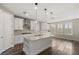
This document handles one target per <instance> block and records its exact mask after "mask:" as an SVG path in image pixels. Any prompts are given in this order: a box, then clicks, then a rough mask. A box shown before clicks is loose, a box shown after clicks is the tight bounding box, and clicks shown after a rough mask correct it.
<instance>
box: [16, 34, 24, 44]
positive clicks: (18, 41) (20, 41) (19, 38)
mask: <svg viewBox="0 0 79 59" xmlns="http://www.w3.org/2000/svg"><path fill="white" fill-rule="evenodd" d="M23 39H24V38H23V37H22V35H16V36H15V44H20V43H23Z"/></svg>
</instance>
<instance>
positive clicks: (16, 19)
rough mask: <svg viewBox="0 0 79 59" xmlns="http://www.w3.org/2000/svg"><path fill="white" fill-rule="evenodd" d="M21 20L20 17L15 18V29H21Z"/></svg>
mask: <svg viewBox="0 0 79 59" xmlns="http://www.w3.org/2000/svg"><path fill="white" fill-rule="evenodd" d="M23 20H24V19H21V18H15V30H23Z"/></svg>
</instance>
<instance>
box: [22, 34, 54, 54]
mask: <svg viewBox="0 0 79 59" xmlns="http://www.w3.org/2000/svg"><path fill="white" fill-rule="evenodd" d="M23 37H24V43H23V51H24V52H25V54H27V55H36V54H39V53H40V52H42V51H44V50H45V49H47V48H49V47H51V45H52V37H53V36H52V35H50V34H44V35H40V34H24V35H23Z"/></svg>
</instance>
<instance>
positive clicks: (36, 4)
mask: <svg viewBox="0 0 79 59" xmlns="http://www.w3.org/2000/svg"><path fill="white" fill-rule="evenodd" d="M37 6H38V3H35V11H36V20H37V19H38V15H37V9H38V7H37ZM36 23H37V21H36Z"/></svg>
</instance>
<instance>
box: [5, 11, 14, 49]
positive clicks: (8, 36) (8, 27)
mask: <svg viewBox="0 0 79 59" xmlns="http://www.w3.org/2000/svg"><path fill="white" fill-rule="evenodd" d="M4 14H5V15H4V20H5V21H4V23H5V28H4V32H5V33H4V42H5V49H8V48H10V47H11V44H12V41H13V38H12V36H13V35H12V33H13V30H12V15H10V14H9V13H7V12H5V13H4Z"/></svg>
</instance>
